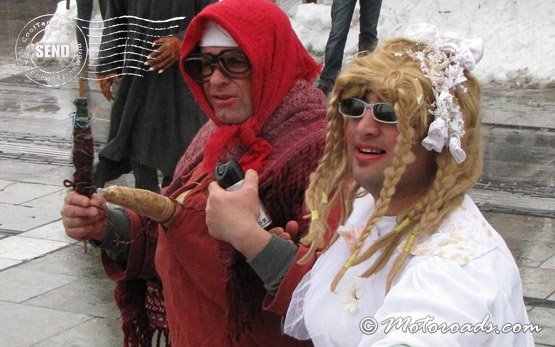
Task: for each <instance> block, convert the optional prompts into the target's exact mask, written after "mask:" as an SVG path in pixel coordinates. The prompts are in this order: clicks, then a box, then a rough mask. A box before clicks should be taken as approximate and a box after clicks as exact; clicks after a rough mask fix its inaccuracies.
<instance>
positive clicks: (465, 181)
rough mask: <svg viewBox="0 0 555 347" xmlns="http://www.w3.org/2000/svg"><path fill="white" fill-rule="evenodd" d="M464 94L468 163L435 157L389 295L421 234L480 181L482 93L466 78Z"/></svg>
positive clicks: (459, 95)
mask: <svg viewBox="0 0 555 347" xmlns="http://www.w3.org/2000/svg"><path fill="white" fill-rule="evenodd" d="M467 78H468V81H467V82H466V83H465V85H466V87H465V91H464V92H463V91H462V89H458V90H456V91H455V95H456V97H457V100H458V103H459V106H460V107H461V109H462V110H463V114H464V115H465V116H466V117H465V125H466V129H465V135H464V137H463V139H462V146H463V148H465V151H466V152H467V158H466V160H465V161H464V162H463V163H461V164H457V163H456V161H455V160H454V158H453V157H452V156H451V154H450V153H449V152H448V151H443V152H442V153H440V154H438V155H437V157H436V163H437V167H438V168H437V172H436V177H435V179H434V181H433V182H432V185H431V189H430V190H429V191H428V193H427V194H426V196H425V197H424V198H423V199H422V200H421V202H420V203H418V204H416V205H415V206H414V208H413V209H412V210H411V211H410V212H409V214H408V218H410V219H411V220H414V221H416V220H418V223H417V224H416V225H415V226H414V228H413V229H412V231H411V232H410V234H409V236H408V237H406V241H405V245H404V247H403V249H402V251H401V253H400V254H399V256H398V257H397V259H396V260H395V262H394V263H393V266H392V268H391V271H390V273H389V274H388V277H387V280H386V288H385V289H386V292H387V291H389V289H390V288H391V286H392V284H393V281H394V279H395V278H396V276H397V275H398V274H399V273H400V272H401V269H402V268H403V266H404V264H405V263H406V260H407V258H408V256H409V254H410V252H411V250H412V247H413V244H414V241H415V240H416V239H417V238H418V237H419V236H421V235H424V234H430V233H433V232H434V231H435V230H436V229H437V227H438V226H439V224H440V223H441V222H442V221H443V219H444V218H445V217H446V216H447V215H448V214H449V213H451V212H452V211H454V210H455V209H456V208H457V207H458V206H460V204H461V202H462V200H463V199H464V195H465V194H466V193H467V192H468V190H469V189H471V188H472V187H473V186H474V184H475V183H476V182H477V181H478V178H479V177H480V174H481V172H482V165H483V154H482V150H481V141H480V122H479V113H480V110H479V93H480V89H479V86H478V83H477V81H476V80H475V79H474V77H472V76H467Z"/></svg>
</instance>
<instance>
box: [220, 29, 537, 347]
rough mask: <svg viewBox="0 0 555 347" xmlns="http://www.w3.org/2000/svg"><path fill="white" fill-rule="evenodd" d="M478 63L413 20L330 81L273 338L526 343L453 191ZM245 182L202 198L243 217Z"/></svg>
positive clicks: (475, 171) (485, 241) (515, 302)
mask: <svg viewBox="0 0 555 347" xmlns="http://www.w3.org/2000/svg"><path fill="white" fill-rule="evenodd" d="M481 56H482V41H481V40H480V39H474V40H463V39H460V38H458V37H457V36H456V35H454V34H452V33H446V34H443V35H442V34H440V33H439V32H438V31H437V29H436V28H435V27H433V26H431V25H428V24H419V25H414V26H411V27H410V28H409V30H408V31H407V33H406V35H405V36H404V37H403V38H397V39H391V40H388V41H385V42H384V43H383V44H382V45H380V46H378V48H377V49H376V50H375V51H374V52H373V53H372V54H370V55H367V56H364V57H358V58H355V59H354V60H353V61H352V62H351V63H350V64H349V65H348V66H347V67H346V68H345V69H344V70H343V71H342V73H341V74H340V75H339V77H338V79H337V81H336V85H335V88H334V90H333V92H332V95H331V98H330V104H329V108H328V125H327V135H326V136H327V137H326V147H325V152H324V156H323V157H322V159H321V161H320V164H319V166H318V168H317V170H316V171H315V173H313V175H312V176H311V184H310V187H309V189H308V191H307V193H306V204H307V208H308V214H309V215H310V217H311V219H312V221H311V226H310V229H309V232H308V234H307V235H305V237H304V238H303V240H302V241H303V242H302V244H301V245H299V246H298V249H299V251H298V253H297V258H296V259H295V261H293V262H292V263H291V265H290V266H289V268H288V269H287V271H286V272H285V274H284V275H283V276H282V277H281V278H282V280H281V284H280V288H281V287H283V286H284V282H285V283H287V286H290V281H291V279H290V277H292V276H291V275H290V273H292V272H295V273H298V272H299V269H301V268H303V266H304V269H305V272H306V274H305V275H304V277H302V276H300V277H302V280H300V283H299V284H298V286H297V287H296V289H295V291H294V292H293V294H292V300H291V304H290V306H289V309H288V312H287V317H286V320H285V326H284V329H285V333H287V334H289V335H292V336H294V337H296V338H298V339H311V340H312V342H313V343H314V344H315V345H316V346H499V347H501V346H519V347H520V346H533V341H532V335H531V333H530V331H529V328H530V326H528V325H527V324H529V321H528V317H527V314H526V310H525V306H524V303H523V298H522V286H521V282H520V277H519V273H518V269H517V267H516V265H515V262H514V259H513V257H512V256H511V253H510V251H509V249H508V248H507V246H506V244H505V242H504V241H503V239H502V238H501V237H500V236H499V234H498V233H497V232H496V231H495V230H494V229H493V228H492V227H491V226H490V225H489V224H488V222H487V221H486V220H485V219H484V217H483V216H482V214H481V213H480V211H479V210H478V208H477V207H476V205H475V204H474V203H473V202H472V200H471V199H470V197H469V196H468V195H467V192H468V191H469V190H470V189H471V188H472V186H473V185H474V184H475V183H476V181H477V180H478V178H479V176H480V174H481V170H482V148H481V145H480V130H479V125H480V119H479V113H480V112H479V111H480V110H479V104H480V87H479V85H478V82H477V80H476V79H475V78H474V77H473V76H472V75H471V74H470V73H469V71H470V70H472V69H473V68H474V65H475V64H476V63H477V62H478V61H479V60H480V58H481ZM245 186H247V187H249V189H243V190H242V191H241V190H240V191H238V192H235V193H226V192H223V191H219V190H218V191H216V189H214V190H213V191H211V199H212V203H215V202H216V201H218V202H219V203H222V202H226V203H227V204H226V206H229V205H237V206H239V207H243V208H244V207H245V206H251V205H252V210H253V211H256V198H255V197H252V195H254V194H252V193H253V191H256V175H254V174H253V173H249V174H248V175H247V179H246V182H245ZM251 188H254V189H251ZM249 190H250V191H249ZM212 193H214V194H212ZM233 199H237V200H233ZM251 200H252V204H251V203H246V202H245V201H251ZM239 201H243V202H244V203H242V204H241V203H239ZM209 204H210V199H209ZM337 206H339V207H341V217H340V224H341V225H340V226H339V228H333V229H332V230H330V227H329V221H330V216H331V215H332V214H333V211H334V210H337V208H336V207H337ZM239 207H237V208H239ZM249 208H250V207H249ZM237 213H238V212H237V211H235V214H234V215H233V216H234V217H235V220H237V222H235V223H234V225H233V227H237V228H245V227H246V225H247V223H245V222H244V221H241V218H237V217H245V216H247V215H246V214H242V215H241V214H237ZM223 214H224V213H223V212H222V213H220V214H219V216H220V217H221V216H222V215H223ZM251 214H254V215H256V213H251ZM212 217H216V213H214V214H213V215H212ZM213 219H215V218H213ZM230 219H231V218H228V219H225V221H226V222H230ZM249 223H250V225H252V224H253V223H251V222H249ZM286 231H287V230H286ZM291 247H296V246H293V245H292V244H291ZM316 258H317V259H316ZM276 272H278V273H283V272H282V270H281V269H277V271H276ZM300 277H299V276H297V278H299V279H300ZM280 290H281V289H280ZM278 293H279V291H278Z"/></svg>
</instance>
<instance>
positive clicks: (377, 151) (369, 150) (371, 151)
mask: <svg viewBox="0 0 555 347" xmlns="http://www.w3.org/2000/svg"><path fill="white" fill-rule="evenodd" d="M358 152H359V153H362V154H373V155H379V154H385V151H384V150H381V149H374V148H362V147H358Z"/></svg>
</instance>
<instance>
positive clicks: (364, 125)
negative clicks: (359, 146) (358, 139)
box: [357, 108, 381, 136]
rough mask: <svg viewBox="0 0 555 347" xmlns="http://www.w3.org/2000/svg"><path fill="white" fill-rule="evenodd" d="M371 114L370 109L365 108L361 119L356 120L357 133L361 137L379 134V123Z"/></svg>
mask: <svg viewBox="0 0 555 347" xmlns="http://www.w3.org/2000/svg"><path fill="white" fill-rule="evenodd" d="M372 112H373V111H372V109H370V108H366V109H365V110H364V113H363V114H362V117H361V118H360V119H358V120H357V121H358V124H357V131H359V132H360V133H361V134H362V135H371V136H377V135H379V134H380V132H381V127H380V126H381V123H380V122H378V121H376V120H375V119H374V115H373V114H372Z"/></svg>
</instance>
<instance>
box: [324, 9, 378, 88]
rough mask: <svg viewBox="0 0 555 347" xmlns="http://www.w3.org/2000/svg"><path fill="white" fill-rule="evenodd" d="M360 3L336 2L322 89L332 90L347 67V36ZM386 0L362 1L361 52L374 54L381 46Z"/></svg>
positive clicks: (359, 48) (325, 59)
mask: <svg viewBox="0 0 555 347" xmlns="http://www.w3.org/2000/svg"><path fill="white" fill-rule="evenodd" d="M356 2H357V0H333V4H332V6H331V31H330V35H329V37H328V42H327V43H326V55H325V58H324V69H323V70H322V74H321V75H320V83H319V86H320V87H326V88H327V89H328V90H329V89H331V87H332V86H333V84H334V83H335V79H336V78H337V75H338V74H339V70H341V66H342V64H343V53H344V51H345V43H346V42H347V34H348V33H349V29H350V27H351V21H352V19H353V13H354V11H355V5H356ZM381 7H382V0H360V34H359V37H358V50H359V52H360V51H371V50H373V49H374V47H375V46H376V44H377V43H378V32H377V27H378V19H379V17H380V9H381Z"/></svg>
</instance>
